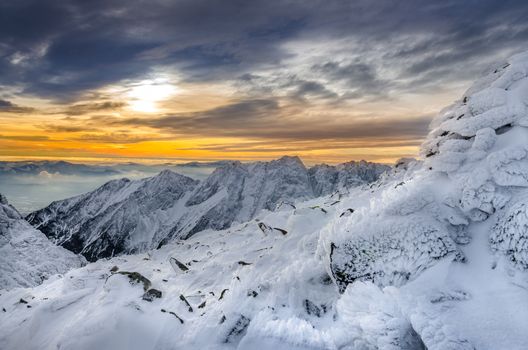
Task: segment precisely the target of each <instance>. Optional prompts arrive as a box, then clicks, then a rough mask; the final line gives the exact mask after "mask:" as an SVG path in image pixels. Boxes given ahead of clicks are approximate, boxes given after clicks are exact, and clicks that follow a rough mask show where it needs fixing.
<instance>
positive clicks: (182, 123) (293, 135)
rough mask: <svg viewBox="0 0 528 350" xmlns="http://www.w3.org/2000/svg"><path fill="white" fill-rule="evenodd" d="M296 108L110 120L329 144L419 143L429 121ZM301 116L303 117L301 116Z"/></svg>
mask: <svg viewBox="0 0 528 350" xmlns="http://www.w3.org/2000/svg"><path fill="white" fill-rule="evenodd" d="M295 113H299V112H298V110H297V112H296V106H295V105H294V106H284V107H281V106H280V105H279V102H278V101H276V100H262V99H261V100H248V101H240V102H235V103H232V104H230V105H227V106H223V107H218V108H214V109H211V110H206V111H202V112H194V113H179V114H173V115H167V116H163V117H158V118H127V119H115V118H114V119H113V120H107V121H106V122H107V123H108V124H113V125H118V126H130V127H136V126H143V127H149V128H153V129H157V130H159V131H163V132H168V133H172V134H174V135H183V136H201V137H211V136H217V137H220V136H223V137H244V138H260V139H275V140H279V139H283V140H286V139H289V140H327V139H348V140H351V139H367V138H383V137H387V138H390V139H392V140H394V139H397V138H401V139H419V138H421V137H422V136H423V135H425V133H426V130H427V127H428V125H429V122H430V120H431V116H424V117H418V118H406V119H395V118H372V117H371V118H354V119H352V118H346V119H345V120H334V119H332V118H325V116H317V117H316V118H314V119H307V118H305V117H303V116H302V114H301V115H298V114H295ZM301 113H302V112H301Z"/></svg>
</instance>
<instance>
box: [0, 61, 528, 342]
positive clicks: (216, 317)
mask: <svg viewBox="0 0 528 350" xmlns="http://www.w3.org/2000/svg"><path fill="white" fill-rule="evenodd" d="M526 81H528V53H525V54H521V55H518V56H514V57H513V58H511V59H510V60H508V62H507V63H503V64H500V65H499V66H498V67H497V69H495V70H491V71H490V72H489V74H487V75H485V76H484V77H483V78H482V79H480V80H478V81H477V82H476V83H475V85H474V86H472V87H471V88H470V89H469V90H468V91H467V92H466V94H465V95H464V97H463V98H462V99H461V100H460V101H457V102H456V103H455V104H454V105H453V106H451V107H448V108H447V109H446V110H444V111H443V112H441V113H440V115H439V116H438V117H437V118H435V120H433V123H432V124H431V127H432V130H431V132H430V134H429V135H428V137H427V140H426V141H425V142H424V145H423V147H422V154H423V155H424V160H423V161H415V160H410V159H404V160H401V161H399V162H398V163H397V165H396V166H395V167H394V168H393V169H392V170H391V171H389V172H387V173H385V174H383V175H381V176H380V177H379V179H378V180H377V181H375V182H372V183H370V184H364V185H361V186H358V187H354V188H350V189H347V190H346V191H342V192H340V191H338V192H336V193H333V192H330V193H326V194H325V195H323V196H321V197H318V198H312V199H310V198H308V199H307V200H305V201H303V200H302V196H300V197H299V198H298V199H297V200H296V201H295V202H294V203H292V202H291V201H292V199H291V198H281V199H277V202H276V203H275V205H274V206H273V207H264V208H262V209H263V210H259V211H257V212H256V213H255V216H254V217H253V218H251V219H250V220H248V221H246V222H243V223H234V224H232V225H231V226H230V227H228V228H225V229H222V230H218V231H215V230H212V229H210V228H209V229H206V230H203V231H201V232H196V233H195V234H193V235H191V236H190V237H188V239H186V240H178V239H172V240H168V241H167V242H166V244H164V245H163V246H162V247H161V248H160V249H157V250H149V251H145V252H142V253H138V254H135V255H122V256H117V257H113V258H111V259H100V260H98V261H96V262H94V263H91V264H88V265H86V266H84V267H82V268H78V269H73V270H71V271H69V272H68V273H66V274H65V275H64V276H56V277H52V278H50V279H48V280H47V281H45V282H44V283H43V284H41V285H39V286H36V287H33V288H18V289H13V290H10V291H2V293H1V295H0V307H1V308H3V309H4V310H5V311H2V312H0V323H1V324H2V327H1V328H0V348H1V349H8V350H10V349H20V348H23V349H57V348H59V349H81V350H83V349H93V348H97V349H117V350H120V349H132V350H134V349H145V348H146V349H215V350H216V349H254V348H257V349H274V350H275V349H299V350H300V349H349V350H352V349H354V350H356V349H383V350H385V349H389V350H390V349H411V350H413V349H429V350H444V349H453V350H459V349H463V350H465V349H479V350H494V349H515V350H520V349H525V348H526V344H528V333H527V332H526V329H528V270H527V269H528V265H527V263H528V253H527V252H528V250H527V249H528V245H527V242H528V241H527V236H528V224H527V223H528V207H527V198H528V183H527V182H526V179H527V177H526V174H527V172H528V164H527V156H526V153H527V149H526V147H527V144H528V131H527V126H526V119H527V115H528V111H527V110H526V107H527V104H526V102H527V98H526V94H527V92H528V91H527V90H526V86H527V85H526ZM459 113H460V114H459ZM461 114H464V116H462V117H461V118H460V119H459V121H456V118H458V117H459V116H460V115H461ZM505 121H506V122H507V123H508V125H504V124H503V123H504V122H505ZM278 163H281V164H284V168H280V169H276V168H275V167H273V169H267V167H269V165H267V164H254V165H251V166H249V167H247V166H243V165H242V164H240V163H234V164H232V165H230V167H231V168H233V170H232V172H230V171H226V168H224V169H219V170H217V173H216V175H214V174H213V175H212V178H210V181H206V182H204V183H200V184H199V185H198V186H197V187H196V188H201V190H200V191H198V190H196V191H198V192H195V194H196V197H195V198H194V199H193V200H191V202H190V203H192V204H189V205H188V206H191V207H192V206H196V205H205V204H206V203H208V202H209V201H210V200H211V198H215V200H216V202H215V204H214V205H211V206H210V207H208V209H207V210H206V211H207V212H208V213H210V212H211V210H214V209H215V208H216V211H215V213H216V214H218V213H222V212H223V211H222V210H223V209H222V210H220V209H218V207H216V204H218V203H222V204H221V206H220V208H224V209H225V208H230V205H231V203H226V202H225V198H237V197H236V196H235V195H233V194H232V193H234V192H232V189H239V190H240V189H241V187H240V186H239V185H238V184H239V180H240V179H241V178H242V179H244V181H246V180H247V181H255V182H253V185H252V186H256V185H258V184H262V182H261V179H262V177H259V176H262V174H266V175H264V177H265V178H267V177H269V178H274V179H277V178H286V179H287V180H285V183H287V184H289V185H291V187H288V191H291V192H289V193H297V194H298V193H301V194H302V193H305V192H304V188H305V187H304V186H305V180H306V177H305V175H303V174H305V172H303V171H301V172H299V171H298V170H299V169H301V170H302V166H301V164H299V163H298V162H297V161H296V160H295V159H284V160H282V161H281V162H278ZM274 164H277V163H274ZM250 168H251V169H261V170H262V171H259V172H258V174H259V176H257V177H256V178H253V177H252V176H250V175H249V174H250V173H251V169H250ZM266 169H267V170H266ZM288 169H290V170H288ZM294 169H297V170H294ZM314 173H317V174H318V175H317V176H316V177H314V178H317V179H335V177H334V175H331V173H332V171H330V170H329V169H327V168H324V167H321V168H320V169H318V170H317V171H315V170H314ZM328 174H330V175H328ZM224 175H225V176H224ZM221 178H224V179H226V182H225V183H226V184H227V185H226V186H220V183H221V181H220V180H221ZM314 178H312V182H311V183H312V184H313V183H314V182H313V179H314ZM300 179H304V180H302V181H299V180H300ZM334 183H335V182H334ZM128 186H129V185H128ZM251 188H253V187H251ZM259 188H266V191H265V193H264V197H260V196H259V193H258V191H255V190H253V191H250V192H245V193H244V195H247V197H244V196H243V198H244V200H243V202H244V203H246V205H248V206H246V207H245V208H246V209H247V208H253V204H254V203H270V204H271V202H269V201H268V199H269V198H277V197H276V196H275V193H281V192H282V191H283V189H282V185H281V184H278V183H277V182H275V181H273V182H272V183H271V184H266V186H264V187H259ZM317 188H318V190H319V191H327V190H323V189H325V188H328V187H327V186H326V185H325V186H317ZM235 193H237V192H235ZM230 196H231V197H230ZM190 198H191V195H183V196H182V197H181V200H179V201H178V203H180V204H178V205H181V206H182V208H183V207H188V206H187V203H188V202H189V200H190ZM222 201H224V202H222ZM279 203H280V204H279ZM277 205H278V209H279V210H277V211H273V212H272V211H270V210H268V209H274V208H275V207H277ZM246 209H245V211H237V212H236V214H235V215H233V216H232V217H233V218H235V217H236V215H238V213H243V215H248V213H250V212H251V210H250V209H247V210H246ZM8 211H9V209H8ZM9 212H10V213H11V211H9ZM171 213H172V212H171ZM229 213H232V212H231V211H229ZM10 215H12V213H11V214H10ZM241 215H242V214H241ZM166 218H167V219H169V218H170V216H169V215H168V213H167V216H166ZM215 218H217V216H208V219H210V220H214V219H215ZM219 218H225V217H224V216H219ZM16 220H20V219H16ZM195 223H196V222H192V223H191V224H189V227H190V226H193V225H194V224H195ZM193 227H194V226H193ZM175 260H177V261H178V262H179V264H178V263H176V262H175ZM180 264H181V265H182V266H184V268H182V267H181V266H180ZM123 271H128V272H137V273H139V274H141V275H142V276H143V277H144V278H147V279H148V280H149V281H150V282H151V287H152V288H155V289H158V290H160V291H161V292H162V297H161V298H154V299H153V300H152V301H148V300H144V299H143V298H142V296H143V294H144V292H145V291H144V288H143V286H142V285H141V284H138V283H136V282H134V281H133V280H131V279H130V278H129V277H127V276H126V275H122V274H120V273H119V272H123ZM28 306H31V307H30V308H28Z"/></svg>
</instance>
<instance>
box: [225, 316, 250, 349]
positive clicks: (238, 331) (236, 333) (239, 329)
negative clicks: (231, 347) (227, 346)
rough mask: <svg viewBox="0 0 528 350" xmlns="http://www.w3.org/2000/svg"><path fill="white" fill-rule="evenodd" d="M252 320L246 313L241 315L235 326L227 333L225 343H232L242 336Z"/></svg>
mask: <svg viewBox="0 0 528 350" xmlns="http://www.w3.org/2000/svg"><path fill="white" fill-rule="evenodd" d="M250 322H251V320H250V319H249V318H247V317H246V316H244V315H240V317H239V318H238V320H237V321H236V323H235V325H234V326H233V328H231V330H230V331H229V333H227V336H226V338H225V340H224V343H232V342H233V341H235V340H237V339H239V338H240V337H242V336H243V335H244V334H245V333H246V330H247V328H248V326H249V323H250Z"/></svg>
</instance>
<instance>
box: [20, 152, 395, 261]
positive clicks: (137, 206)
mask: <svg viewBox="0 0 528 350" xmlns="http://www.w3.org/2000/svg"><path fill="white" fill-rule="evenodd" d="M327 168H328V169H333V170H332V173H333V174H334V175H335V176H334V177H332V178H331V179H328V178H317V179H316V178H314V177H312V176H311V174H312V172H311V171H312V169H315V168H312V169H306V167H305V166H304V164H303V163H302V162H301V161H300V159H299V158H297V157H283V158H281V159H278V160H274V161H271V162H256V163H249V164H242V163H240V162H226V163H224V164H223V165H222V166H220V167H219V168H218V169H216V170H215V171H214V172H213V173H212V174H211V175H210V176H209V177H208V178H207V179H206V180H204V181H203V182H202V183H198V182H197V181H195V180H192V179H190V178H188V177H185V176H182V175H178V174H176V173H173V172H171V171H168V170H166V171H163V172H161V173H160V174H159V175H158V176H155V177H152V178H148V179H144V180H139V181H130V180H127V179H121V180H114V181H110V182H108V183H106V184H105V185H103V186H102V187H100V188H99V189H97V190H95V191H93V192H90V193H87V194H84V195H81V196H77V197H74V198H71V199H67V200H63V201H58V202H54V203H52V204H51V205H50V206H49V207H47V208H45V209H42V210H39V211H37V212H34V213H32V214H30V215H29V216H28V221H29V222H30V223H31V224H32V225H34V226H35V227H36V228H38V229H40V230H42V232H44V233H45V234H46V235H47V236H48V237H49V238H50V239H51V240H52V241H53V242H55V243H56V244H59V245H62V246H63V247H65V248H67V249H69V250H71V251H73V252H76V253H81V254H83V255H84V256H85V257H86V258H87V259H88V260H90V261H94V260H97V259H98V258H102V257H111V256H115V255H119V254H123V253H136V252H143V251H146V250H148V249H154V248H157V247H159V246H161V245H163V244H166V243H167V242H168V241H170V240H171V239H175V238H187V237H190V236H192V235H193V234H195V233H196V232H200V231H202V230H205V229H208V228H211V229H216V230H221V229H225V228H228V227H229V226H231V225H232V224H233V223H234V222H245V221H248V220H250V219H252V218H253V217H254V216H255V215H256V214H257V213H258V212H259V211H260V210H263V209H267V210H274V209H275V208H276V207H277V205H279V204H280V203H294V202H296V201H302V200H307V199H310V198H314V197H317V196H319V195H320V194H328V193H330V192H334V191H337V190H340V191H344V190H346V189H347V188H351V187H354V186H358V185H360V184H365V183H368V182H371V181H373V180H376V179H377V178H378V177H379V176H380V175H381V174H382V173H383V171H385V170H387V169H388V168H389V167H387V166H385V165H379V164H373V163H367V162H359V163H353V162H351V163H346V164H343V165H339V166H336V167H330V166H328V167H327ZM323 187H324V189H323Z"/></svg>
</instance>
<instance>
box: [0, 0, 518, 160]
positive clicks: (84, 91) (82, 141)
mask: <svg viewBox="0 0 528 350" xmlns="http://www.w3.org/2000/svg"><path fill="white" fill-rule="evenodd" d="M526 18H528V3H527V2H525V1H520V0H518V1H508V0H506V1H498V0H494V1H490V0H478V1H477V0H466V1H432V0H431V1H419V0H409V1H388V0H386V1H385V0H381V1H367V0H358V1H328V0H326V1H317V0H314V1H262V0H252V1H243V0H241V1H231V0H227V1H211V0H189V1H187V0H185V1H168V0H160V1H142V0H127V1H124V0H94V1H82V0H78V1H68V0H60V1H59V0H45V1H42V0H17V1H14V0H7V1H2V2H0V156H2V157H5V158H13V159H18V158H20V159H23V158H66V159H75V158H78V159H96V158H97V159H102V158H123V159H125V158H126V159H129V158H136V159H137V158H143V159H176V160H186V159H187V160H190V159H193V160H194V159H197V160H199V159H203V160H212V159H222V158H224V159H234V158H238V159H242V160H254V159H269V158H274V157H277V156H280V155H283V154H297V155H300V156H302V157H303V159H305V161H306V162H307V163H315V162H321V161H326V162H340V161H345V160H350V159H368V160H377V161H386V162H389V161H392V160H394V159H396V158H398V157H401V156H412V155H415V154H416V153H417V149H418V147H419V144H420V142H421V139H422V138H423V136H424V135H425V133H426V132H427V125H428V122H429V120H430V118H431V116H432V115H434V114H435V113H437V112H438V110H439V109H440V108H442V107H443V106H445V105H446V104H449V103H450V102H452V101H453V100H455V99H456V98H459V96H460V95H461V93H463V91H464V90H465V89H466V88H467V87H468V85H469V83H470V81H472V80H474V79H475V78H476V77H477V76H478V75H479V74H480V73H481V72H482V71H483V70H485V69H487V68H489V67H490V65H492V64H493V63H495V62H497V61H500V60H502V59H504V58H506V57H507V56H509V55H511V54H512V53H515V52H519V51H522V50H525V49H527V48H528V47H527V43H528V21H526Z"/></svg>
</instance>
